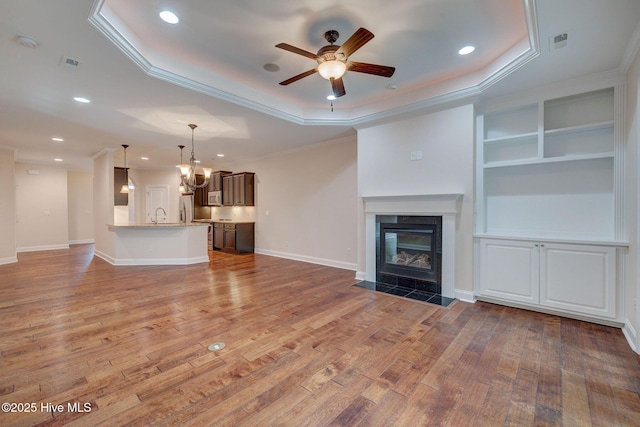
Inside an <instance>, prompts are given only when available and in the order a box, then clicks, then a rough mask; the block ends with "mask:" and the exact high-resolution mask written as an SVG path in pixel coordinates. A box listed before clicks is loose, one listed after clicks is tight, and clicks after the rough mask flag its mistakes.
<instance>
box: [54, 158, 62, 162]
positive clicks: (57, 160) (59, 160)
mask: <svg viewBox="0 0 640 427" xmlns="http://www.w3.org/2000/svg"><path fill="white" fill-rule="evenodd" d="M53 160H54V161H56V162H61V161H62V159H53Z"/></svg>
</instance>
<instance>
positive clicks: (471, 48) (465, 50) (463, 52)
mask: <svg viewBox="0 0 640 427" xmlns="http://www.w3.org/2000/svg"><path fill="white" fill-rule="evenodd" d="M474 50H476V48H475V46H465V47H463V48H462V49H460V50H459V51H458V53H459V54H460V55H468V54H470V53H471V52H473V51H474Z"/></svg>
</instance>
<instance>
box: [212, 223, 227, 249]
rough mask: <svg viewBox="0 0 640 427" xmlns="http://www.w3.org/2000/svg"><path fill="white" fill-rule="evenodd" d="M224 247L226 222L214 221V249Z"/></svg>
mask: <svg viewBox="0 0 640 427" xmlns="http://www.w3.org/2000/svg"><path fill="white" fill-rule="evenodd" d="M222 248H224V224H223V223H221V222H215V223H213V250H222Z"/></svg>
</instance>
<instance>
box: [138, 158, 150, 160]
mask: <svg viewBox="0 0 640 427" xmlns="http://www.w3.org/2000/svg"><path fill="white" fill-rule="evenodd" d="M140 160H149V158H148V157H140Z"/></svg>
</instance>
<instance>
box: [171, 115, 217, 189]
mask: <svg viewBox="0 0 640 427" xmlns="http://www.w3.org/2000/svg"><path fill="white" fill-rule="evenodd" d="M187 126H189V127H190V128H191V158H190V159H189V163H188V164H186V163H181V164H180V165H179V166H178V167H179V168H180V177H181V180H182V181H181V182H182V185H184V186H185V188H186V189H187V190H188V191H189V192H193V191H195V190H196V189H197V188H204V187H206V186H207V185H209V178H210V177H211V172H213V169H211V168H202V172H203V173H204V182H203V183H202V184H198V183H197V182H196V165H197V162H196V155H195V153H194V148H193V134H194V130H195V128H197V127H198V125H196V124H193V123H191V124H189V125H187Z"/></svg>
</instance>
